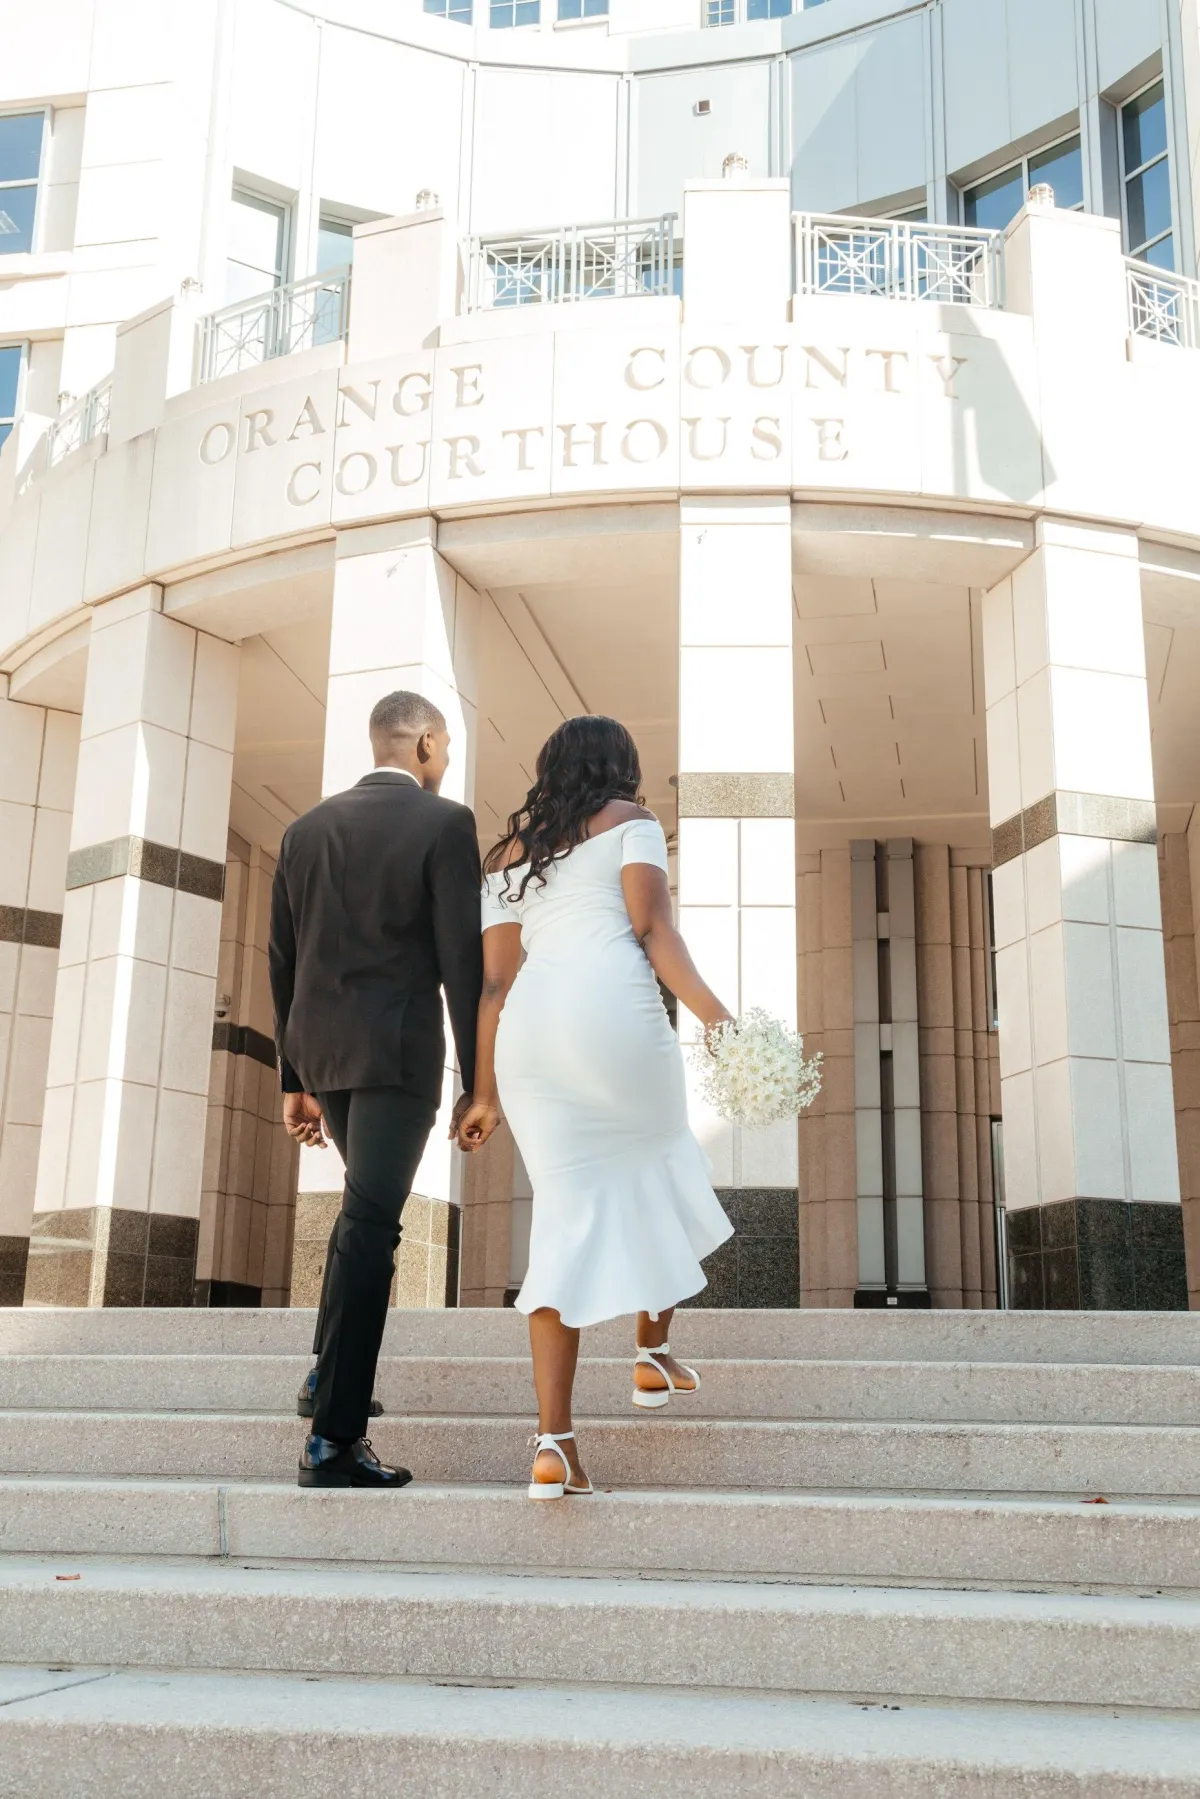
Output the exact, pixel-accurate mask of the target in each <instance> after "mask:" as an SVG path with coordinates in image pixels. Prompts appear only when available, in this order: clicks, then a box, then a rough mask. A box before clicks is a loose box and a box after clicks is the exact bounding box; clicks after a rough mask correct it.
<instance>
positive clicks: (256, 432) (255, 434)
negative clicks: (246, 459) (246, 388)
mask: <svg viewBox="0 0 1200 1799" xmlns="http://www.w3.org/2000/svg"><path fill="white" fill-rule="evenodd" d="M274 422H275V414H274V412H273V411H272V410H271V408H270V407H269V406H261V407H259V408H258V409H257V410H256V411H255V412H248V413H247V414H246V416H245V426H246V443H245V452H246V455H247V456H250V455H252V454H253V453H254V451H255V450H259V449H261V448H262V447H263V445H264V444H265V445H266V447H267V449H268V450H269V449H272V448H273V447H274V444H275V439H274V438H273V437H272V436H271V426H272V425H273V424H274Z"/></svg>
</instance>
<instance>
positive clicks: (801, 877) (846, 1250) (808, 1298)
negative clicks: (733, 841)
mask: <svg viewBox="0 0 1200 1799" xmlns="http://www.w3.org/2000/svg"><path fill="white" fill-rule="evenodd" d="M797 894H798V907H797V946H798V949H799V971H800V977H799V1025H800V1030H801V1032H802V1033H803V1036H804V1048H805V1053H806V1054H808V1055H814V1054H815V1053H816V1052H817V1051H818V1050H819V1051H821V1052H822V1053H823V1055H824V1057H825V1060H824V1064H823V1078H822V1082H821V1091H820V1093H819V1094H818V1095H817V1098H816V1100H815V1101H814V1102H813V1104H812V1106H811V1107H810V1108H809V1110H808V1111H806V1112H802V1113H801V1115H800V1303H801V1305H804V1306H849V1305H853V1303H854V1294H855V1291H856V1289H857V1287H858V1199H857V1158H856V1155H855V1110H854V978H853V938H852V925H851V908H850V852H849V850H848V849H829V850H820V851H818V852H816V853H814V854H811V855H807V856H802V857H801V858H800V859H799V862H798V865H797Z"/></svg>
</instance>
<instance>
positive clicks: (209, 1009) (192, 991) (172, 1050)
mask: <svg viewBox="0 0 1200 1799" xmlns="http://www.w3.org/2000/svg"><path fill="white" fill-rule="evenodd" d="M214 961H215V958H214ZM215 993H216V982H215V981H214V979H213V977H212V975H210V974H191V973H189V972H188V971H187V970H185V969H182V968H172V969H171V971H170V974H169V975H168V978H167V1002H166V1012H165V1019H164V1025H163V1039H162V1067H161V1077H160V1078H161V1082H162V1086H163V1088H164V1089H166V1088H168V1087H169V1088H171V1089H173V1090H174V1091H176V1092H180V1093H198V1094H200V1095H202V1096H203V1097H204V1098H205V1100H207V1096H208V1082H209V1064H210V1061H211V1057H212V1027H213V1000H214V996H215Z"/></svg>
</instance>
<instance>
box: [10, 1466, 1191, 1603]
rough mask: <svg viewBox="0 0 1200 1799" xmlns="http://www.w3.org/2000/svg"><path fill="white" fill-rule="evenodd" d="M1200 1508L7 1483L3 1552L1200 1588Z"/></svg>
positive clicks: (895, 1582)
mask: <svg viewBox="0 0 1200 1799" xmlns="http://www.w3.org/2000/svg"><path fill="white" fill-rule="evenodd" d="M1198 1541H1200V1506H1196V1505H1191V1506H1188V1505H1182V1504H1177V1505H1173V1506H1172V1505H1148V1504H1142V1505H1133V1504H1128V1503H1122V1502H1120V1501H1118V1502H1116V1503H1114V1504H1112V1505H1106V1506H1097V1505H1090V1504H1081V1503H1079V1502H1078V1501H1076V1502H1073V1503H1072V1502H1069V1501H1064V1500H1051V1499H1039V1500H1003V1499H969V1500H968V1499H953V1498H944V1497H940V1496H933V1495H926V1494H886V1493H870V1494H850V1493H714V1492H658V1493H639V1492H626V1493H612V1494H605V1493H597V1494H596V1496H595V1498H594V1499H593V1500H592V1501H590V1502H589V1503H588V1504H587V1505H575V1504H570V1505H562V1506H555V1505H550V1506H545V1505H543V1506H534V1505H531V1504H530V1502H529V1500H528V1499H527V1498H526V1497H525V1492H524V1489H523V1488H521V1487H516V1486H511V1487H463V1486H447V1487H433V1486H429V1487H423V1486H419V1485H415V1486H412V1487H410V1488H408V1489H407V1490H406V1491H405V1493H404V1494H403V1495H397V1496H392V1495H386V1494H385V1495H373V1494H362V1493H345V1492H341V1493H338V1492H301V1491H300V1490H298V1489H297V1488H296V1487H295V1486H284V1485H282V1484H275V1485H271V1484H266V1483H263V1484H256V1485H249V1484H247V1485H228V1486H222V1485H219V1484H217V1483H211V1484H210V1483H200V1482H183V1481H167V1480H159V1481H120V1480H110V1481H96V1480H79V1479H76V1480H51V1479H43V1480H36V1479H35V1480H22V1479H20V1478H18V1477H16V1476H8V1477H6V1478H4V1479H0V1550H3V1551H5V1552H7V1553H9V1554H25V1555H38V1556H47V1555H54V1556H68V1557H69V1556H72V1555H75V1556H78V1555H93V1556H94V1555H101V1556H103V1555H122V1556H136V1557H142V1558H145V1557H153V1556H174V1557H180V1556H190V1557H208V1558H215V1557H219V1556H226V1557H230V1558H233V1559H234V1560H244V1561H269V1562H278V1561H281V1560H286V1559H290V1558H294V1559H297V1560H302V1561H312V1562H319V1561H329V1560H334V1559H336V1560H337V1561H338V1562H339V1563H344V1562H357V1563H368V1564H380V1565H389V1564H390V1565H392V1566H396V1567H404V1566H407V1567H410V1568H470V1567H478V1566H481V1565H483V1564H484V1563H485V1562H486V1565H487V1567H489V1568H492V1569H495V1570H498V1571H510V1572H511V1571H531V1572H538V1573H562V1574H569V1573H575V1574H578V1573H589V1574H591V1573H616V1574H622V1573H624V1574H658V1575H711V1576H722V1577H728V1578H753V1577H760V1578H761V1577H769V1578H771V1579H773V1580H798V1581H824V1582H834V1583H841V1582H882V1583H884V1584H887V1585H892V1586H909V1585H936V1586H942V1587H944V1586H960V1585H962V1586H967V1585H989V1586H1008V1587H1021V1588H1024V1589H1027V1590H1029V1589H1035V1588H1036V1589H1040V1590H1045V1589H1050V1588H1059V1587H1061V1588H1073V1589H1082V1588H1091V1589H1098V1588H1103V1589H1106V1590H1109V1591H1116V1590H1122V1591H1127V1592H1138V1591H1141V1592H1147V1593H1154V1592H1164V1591H1172V1590H1173V1591H1192V1592H1200V1556H1198V1554H1197V1542H1198Z"/></svg>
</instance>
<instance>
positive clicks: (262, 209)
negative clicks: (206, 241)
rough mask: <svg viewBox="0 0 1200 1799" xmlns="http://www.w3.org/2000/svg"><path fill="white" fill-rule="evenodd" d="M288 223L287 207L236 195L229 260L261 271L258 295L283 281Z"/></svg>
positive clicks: (232, 211)
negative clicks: (285, 233)
mask: <svg viewBox="0 0 1200 1799" xmlns="http://www.w3.org/2000/svg"><path fill="white" fill-rule="evenodd" d="M286 223H287V213H286V210H285V208H284V207H282V206H277V205H276V204H275V203H274V202H273V201H271V200H261V199H259V197H258V196H257V195H256V194H246V193H235V194H234V196H233V205H232V206H231V208H230V215H229V260H230V262H231V263H241V264H244V265H245V266H246V267H247V268H248V269H253V270H257V271H258V273H259V276H260V280H259V284H258V288H257V289H255V290H254V291H256V292H258V293H261V292H262V291H263V289H264V288H268V287H275V286H276V285H277V284H278V283H279V282H280V281H282V280H283V250H284V231H285V226H286ZM230 297H231V298H232V297H233V296H232V295H231V296H230Z"/></svg>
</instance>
